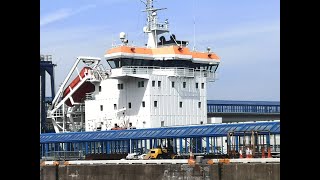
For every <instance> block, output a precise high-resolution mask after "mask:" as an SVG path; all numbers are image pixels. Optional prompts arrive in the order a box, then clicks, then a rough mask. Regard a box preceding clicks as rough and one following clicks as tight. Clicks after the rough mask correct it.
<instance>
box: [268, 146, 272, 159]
mask: <svg viewBox="0 0 320 180" xmlns="http://www.w3.org/2000/svg"><path fill="white" fill-rule="evenodd" d="M268 158H272V156H271V148H270V147H269V148H268Z"/></svg>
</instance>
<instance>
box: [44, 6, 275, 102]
mask: <svg viewBox="0 0 320 180" xmlns="http://www.w3.org/2000/svg"><path fill="white" fill-rule="evenodd" d="M154 6H155V7H156V8H167V9H166V10H162V11H159V12H158V15H159V20H160V21H162V22H163V21H164V20H165V19H168V21H169V26H170V27H169V28H170V31H171V33H173V34H175V35H176V38H177V39H180V40H188V41H189V48H190V49H192V48H193V47H195V49H196V50H197V51H205V50H206V48H207V47H211V50H212V51H213V52H214V53H216V54H217V55H218V56H219V57H220V58H221V63H220V65H219V67H218V70H217V73H218V79H217V80H216V81H215V82H211V83H209V84H208V89H207V90H208V93H207V99H208V100H248V101H251V100H252V101H280V1H279V0H258V1H257V0H242V1H239V0H184V1H182V0H155V1H154ZM144 8H145V5H144V4H143V3H142V2H141V1H140V0H68V1H65V0H55V1H52V0H40V54H51V55H52V57H53V63H55V64H57V66H56V67H55V84H56V87H55V88H56V90H58V87H59V85H60V84H61V83H62V82H63V80H64V79H65V77H66V76H67V74H68V73H69V71H70V69H71V67H72V65H73V64H74V62H75V60H76V58H77V57H78V56H94V57H100V58H101V59H102V64H103V65H105V66H106V67H108V65H107V63H106V62H105V60H103V59H104V58H103V56H104V54H105V52H106V51H107V50H108V49H109V48H111V47H112V44H113V43H114V44H118V43H120V41H119V33H120V32H125V33H126V34H127V38H128V40H129V44H134V45H141V46H142V45H143V44H145V43H146V42H147V36H146V35H145V34H144V33H143V31H142V29H143V26H144V25H145V19H146V13H144V12H141V11H142V10H144ZM47 87H50V86H49V85H48V86H47ZM47 89H50V88H47ZM47 92H49V91H47ZM47 94H50V93H47Z"/></svg>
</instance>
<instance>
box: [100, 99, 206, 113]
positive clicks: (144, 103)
mask: <svg viewBox="0 0 320 180" xmlns="http://www.w3.org/2000/svg"><path fill="white" fill-rule="evenodd" d="M141 105H142V107H146V102H145V101H142V103H141ZM182 105H183V103H182V101H180V102H179V107H180V108H182ZM131 107H132V106H131V102H129V103H128V108H129V109H131ZM153 107H158V101H153ZM113 108H114V110H117V104H113ZM198 108H201V102H198ZM100 111H103V105H100Z"/></svg>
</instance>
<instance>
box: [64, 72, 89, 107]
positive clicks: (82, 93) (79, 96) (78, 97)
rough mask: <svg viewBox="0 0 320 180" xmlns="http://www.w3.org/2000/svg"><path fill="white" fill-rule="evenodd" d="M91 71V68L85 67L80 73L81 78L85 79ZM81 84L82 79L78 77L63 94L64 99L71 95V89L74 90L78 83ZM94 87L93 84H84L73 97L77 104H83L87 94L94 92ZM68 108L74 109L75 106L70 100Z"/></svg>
mask: <svg viewBox="0 0 320 180" xmlns="http://www.w3.org/2000/svg"><path fill="white" fill-rule="evenodd" d="M89 70H91V68H90V67H84V68H83V69H82V70H81V71H80V76H81V78H84V76H85V75H87V74H88V71H89ZM79 82H80V77H79V76H77V77H76V78H75V79H74V80H73V81H72V82H71V83H70V84H69V86H67V88H66V89H65V90H64V92H63V98H64V97H66V96H67V95H68V94H69V93H70V88H69V87H71V89H73V88H74V87H75V86H76V85H77V84H78V83H79ZM94 89H95V88H94V85H93V84H92V83H91V82H88V81H86V82H84V83H83V84H82V85H81V86H80V87H79V88H78V89H77V90H76V91H75V92H74V93H73V95H71V96H72V98H73V101H74V102H75V103H83V102H84V100H85V97H86V93H90V92H93V91H94ZM65 103H66V105H67V106H70V107H72V106H73V105H72V104H71V101H70V99H68V100H67V101H66V102H65Z"/></svg>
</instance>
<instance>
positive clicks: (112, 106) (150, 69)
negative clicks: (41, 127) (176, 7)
mask: <svg viewBox="0 0 320 180" xmlns="http://www.w3.org/2000/svg"><path fill="white" fill-rule="evenodd" d="M145 4H146V10H145V12H147V25H146V26H145V27H144V28H143V30H144V33H147V34H148V42H147V44H146V46H145V47H138V46H132V45H129V44H128V40H127V39H126V34H125V33H123V32H122V33H120V40H121V44H120V45H119V46H114V47H112V48H111V49H109V50H107V52H106V53H105V55H104V57H105V60H106V61H107V62H108V64H109V66H110V67H111V70H110V71H105V70H104V68H103V67H101V65H99V62H100V59H99V58H90V57H87V58H86V57H79V58H78V59H77V63H76V64H75V66H74V67H73V69H72V70H71V71H70V73H69V74H70V75H71V74H72V73H74V72H76V73H78V76H77V78H76V79H75V80H74V81H73V82H72V83H71V84H70V85H69V86H65V85H66V82H67V81H68V79H69V78H70V76H69V75H68V77H67V79H66V80H65V82H64V83H63V85H62V87H61V89H60V90H59V92H58V93H57V96H56V98H55V99H54V101H53V106H52V109H51V111H50V113H49V117H51V118H52V122H53V125H54V127H55V130H56V132H61V131H62V132H64V131H77V130H79V128H82V129H83V125H85V130H86V131H98V130H109V129H121V128H154V127H164V126H180V125H199V124H206V123H207V97H206V96H207V83H208V82H210V81H214V80H215V79H216V74H215V72H216V69H217V67H218V65H219V62H220V59H219V57H218V56H217V55H216V54H215V53H213V52H211V51H210V48H207V50H206V52H198V51H191V50H190V49H189V48H188V47H187V45H188V42H187V41H180V40H177V39H176V37H175V35H174V34H171V33H170V31H169V23H168V20H165V22H163V23H161V22H158V18H157V13H158V11H159V10H162V9H155V8H153V1H152V0H148V1H147V2H146V3H145ZM165 35H167V36H168V37H169V38H168V40H166V38H165ZM81 61H82V62H85V63H86V65H87V66H86V67H85V68H83V69H82V71H79V70H77V68H76V66H77V64H78V63H80V62H81ZM63 90H64V91H63ZM83 106H84V109H85V110H84V112H81V110H83V108H82V107H83ZM59 109H60V110H59ZM58 111H59V112H61V113H60V114H59V115H58ZM79 111H80V112H79ZM77 112H78V115H76V114H77ZM79 114H81V115H79ZM83 115H84V117H83ZM81 117H82V118H81ZM83 118H84V119H83ZM67 124H68V125H67Z"/></svg>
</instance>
